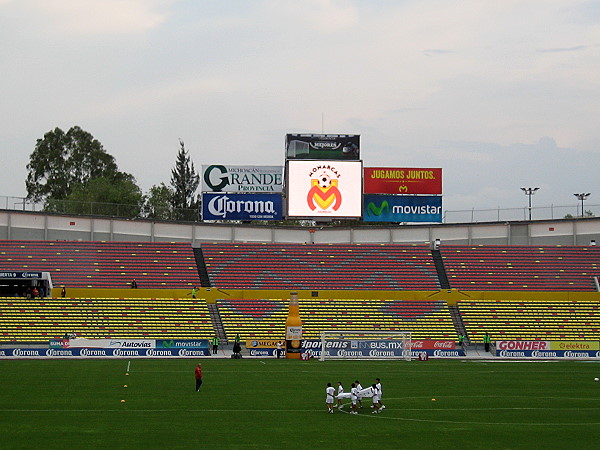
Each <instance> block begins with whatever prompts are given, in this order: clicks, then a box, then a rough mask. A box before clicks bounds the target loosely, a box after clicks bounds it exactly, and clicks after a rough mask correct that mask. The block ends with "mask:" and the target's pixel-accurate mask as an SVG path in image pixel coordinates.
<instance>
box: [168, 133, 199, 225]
mask: <svg viewBox="0 0 600 450" xmlns="http://www.w3.org/2000/svg"><path fill="white" fill-rule="evenodd" d="M179 146H180V148H179V152H178V153H177V160H176V161H175V167H174V168H173V169H172V170H171V186H172V188H173V197H172V199H171V205H172V206H173V209H174V213H175V218H177V219H180V220H196V219H197V209H198V208H199V206H200V201H199V199H198V198H197V197H196V190H197V189H198V185H199V184H200V175H198V172H196V169H195V168H194V163H193V162H192V161H191V160H190V156H189V154H188V152H187V150H186V149H185V144H184V143H183V141H182V140H181V139H180V140H179Z"/></svg>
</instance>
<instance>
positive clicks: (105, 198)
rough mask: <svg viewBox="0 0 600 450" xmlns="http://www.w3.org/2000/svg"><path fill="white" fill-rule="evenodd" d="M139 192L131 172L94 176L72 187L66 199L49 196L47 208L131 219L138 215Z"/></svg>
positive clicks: (140, 203)
mask: <svg viewBox="0 0 600 450" xmlns="http://www.w3.org/2000/svg"><path fill="white" fill-rule="evenodd" d="M142 203H143V196H142V191H141V190H140V188H139V187H138V185H137V184H136V182H135V178H134V177H133V176H132V175H129V174H126V173H122V172H119V175H117V176H115V177H112V178H106V177H97V178H93V179H91V180H89V181H87V182H86V183H84V184H77V185H75V186H73V188H72V191H71V193H70V194H69V195H67V197H66V198H64V199H61V200H57V199H49V200H48V201H47V205H46V210H48V211H54V212H62V213H67V214H93V215H103V216H118V217H128V218H134V217H138V216H139V215H140V211H141V208H142Z"/></svg>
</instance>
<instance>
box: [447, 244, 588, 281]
mask: <svg viewBox="0 0 600 450" xmlns="http://www.w3.org/2000/svg"><path fill="white" fill-rule="evenodd" d="M440 251H441V254H442V257H443V260H444V266H445V268H446V273H447V275H448V280H449V282H450V286H451V287H453V288H457V289H463V290H496V291H503V290H519V291H522V290H532V291H536V290H537V291H595V290H596V287H595V284H594V279H593V277H594V276H600V247H575V246H566V247H561V246H554V247H534V246H494V245H485V246H463V245H452V246H450V245H449V246H444V247H442V248H441V250H440Z"/></svg>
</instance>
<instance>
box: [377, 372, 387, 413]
mask: <svg viewBox="0 0 600 450" xmlns="http://www.w3.org/2000/svg"><path fill="white" fill-rule="evenodd" d="M375 387H377V392H378V393H377V404H378V405H379V411H381V410H383V409H385V405H384V404H383V403H381V396H382V395H383V390H382V389H381V380H380V379H379V378H375Z"/></svg>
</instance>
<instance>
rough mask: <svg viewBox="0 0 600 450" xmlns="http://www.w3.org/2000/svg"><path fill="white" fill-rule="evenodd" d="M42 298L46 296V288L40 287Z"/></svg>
mask: <svg viewBox="0 0 600 450" xmlns="http://www.w3.org/2000/svg"><path fill="white" fill-rule="evenodd" d="M39 291H40V298H44V297H45V296H46V291H45V290H44V286H40V289H39Z"/></svg>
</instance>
